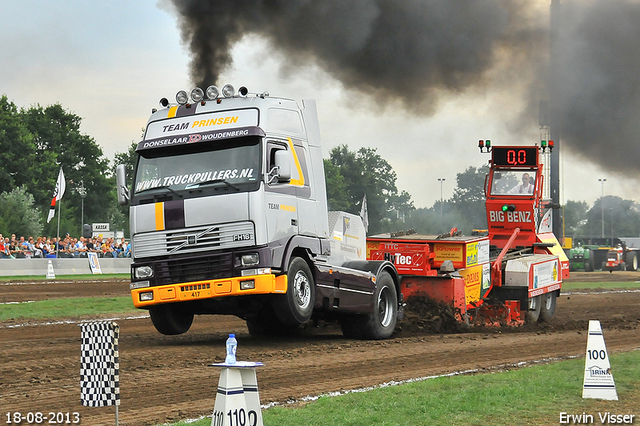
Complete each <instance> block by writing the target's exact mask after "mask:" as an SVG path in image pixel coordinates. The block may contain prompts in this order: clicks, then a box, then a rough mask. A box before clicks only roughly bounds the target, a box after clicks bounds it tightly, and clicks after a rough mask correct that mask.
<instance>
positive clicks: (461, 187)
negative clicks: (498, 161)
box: [448, 166, 489, 235]
mask: <svg viewBox="0 0 640 426" xmlns="http://www.w3.org/2000/svg"><path fill="white" fill-rule="evenodd" d="M488 173H489V167H488V166H482V167H471V166H470V167H468V168H467V169H466V170H465V171H464V172H462V173H458V175H457V176H456V182H457V187H456V189H455V190H454V192H453V197H451V200H450V202H451V206H450V207H451V208H450V210H449V211H448V216H449V217H450V218H451V219H456V220H458V221H459V222H458V223H449V225H451V226H452V227H454V226H455V227H457V228H458V229H459V230H461V231H463V232H464V233H465V234H467V235H470V233H471V231H472V230H473V229H474V228H483V229H485V228H486V227H487V214H486V210H485V200H486V196H485V193H484V182H485V176H486V175H487V174H488Z"/></svg>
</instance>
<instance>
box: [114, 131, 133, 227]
mask: <svg viewBox="0 0 640 426" xmlns="http://www.w3.org/2000/svg"><path fill="white" fill-rule="evenodd" d="M137 146H138V144H137V143H135V142H131V145H129V149H128V150H127V151H126V152H117V153H116V155H115V159H114V170H113V175H114V176H115V167H117V166H118V165H120V164H124V166H125V172H126V177H127V182H128V184H129V185H132V179H133V172H134V170H135V167H136V161H137V160H138V154H136V147H137ZM114 188H115V183H114ZM116 196H117V195H116ZM107 213H108V214H107V217H109V223H111V224H112V225H113V226H114V229H119V230H124V232H125V235H127V236H128V235H129V206H120V205H119V204H117V203H115V204H113V205H112V208H111V209H110V210H109V211H108V212H107Z"/></svg>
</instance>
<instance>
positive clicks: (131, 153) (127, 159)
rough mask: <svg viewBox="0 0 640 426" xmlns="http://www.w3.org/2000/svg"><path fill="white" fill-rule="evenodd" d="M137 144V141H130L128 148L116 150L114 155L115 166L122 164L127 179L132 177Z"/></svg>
mask: <svg viewBox="0 0 640 426" xmlns="http://www.w3.org/2000/svg"><path fill="white" fill-rule="evenodd" d="M137 146H138V144H137V143H135V142H131V145H129V149H128V150H127V151H126V152H117V153H116V155H115V161H114V164H115V166H118V165H119V164H124V166H125V170H126V172H127V179H129V181H130V180H131V179H133V171H134V169H135V167H136V161H137V158H138V154H136V147H137ZM114 173H115V170H114Z"/></svg>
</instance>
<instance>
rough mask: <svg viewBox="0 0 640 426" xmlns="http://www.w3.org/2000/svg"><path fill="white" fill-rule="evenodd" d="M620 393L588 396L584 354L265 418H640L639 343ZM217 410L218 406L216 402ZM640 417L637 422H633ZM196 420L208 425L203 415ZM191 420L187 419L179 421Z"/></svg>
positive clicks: (483, 421)
mask: <svg viewBox="0 0 640 426" xmlns="http://www.w3.org/2000/svg"><path fill="white" fill-rule="evenodd" d="M610 361H611V366H612V371H613V375H614V379H615V382H616V388H617V391H618V397H619V398H620V401H600V400H593V399H582V380H583V374H584V358H580V359H573V360H568V361H562V362H557V363H552V364H546V365H534V366H530V367H524V368H520V369H515V370H512V371H503V372H496V373H488V374H479V375H466V376H454V377H441V378H436V379H431V380H425V381H422V382H415V383H408V384H403V385H399V386H393V387H387V388H380V389H376V390H373V391H369V392H365V393H350V394H346V395H343V396H338V397H321V398H319V399H318V400H317V401H316V402H313V403H309V404H307V405H305V406H303V407H300V408H287V407H274V408H270V409H268V410H264V411H263V418H264V424H265V425H266V426H271V425H274V426H275V425H278V426H289V425H291V426H293V425H309V426H313V425H318V426H326V425H349V426H370V425H403V426H404V425H416V426H418V425H420V426H422V425H460V426H462V425H464V426H469V425H471V426H474V425H477V426H486V425H495V426H512V425H514V424H517V425H556V424H560V413H568V414H573V415H581V414H583V413H586V414H589V415H592V416H593V417H594V423H598V424H599V418H598V413H602V414H603V415H604V413H605V412H607V411H608V412H610V413H612V414H622V415H624V414H635V415H636V417H635V418H634V420H636V422H637V421H640V419H639V417H640V412H638V410H637V407H639V406H640V389H639V387H638V379H637V378H638V377H640V351H634V352H627V353H621V354H615V355H612V356H611V357H610ZM211 409H212V411H213V407H211ZM634 423H635V422H634ZM188 424H189V425H191V426H208V425H210V424H211V418H204V419H201V420H199V421H197V422H194V423H188ZM173 425H175V426H186V425H187V423H182V422H181V423H175V424H173Z"/></svg>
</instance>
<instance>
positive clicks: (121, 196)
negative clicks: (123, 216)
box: [116, 164, 129, 206]
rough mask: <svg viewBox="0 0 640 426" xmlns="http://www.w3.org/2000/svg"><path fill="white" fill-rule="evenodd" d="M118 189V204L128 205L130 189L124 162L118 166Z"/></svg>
mask: <svg viewBox="0 0 640 426" xmlns="http://www.w3.org/2000/svg"><path fill="white" fill-rule="evenodd" d="M116 190H117V193H118V204H120V205H121V206H126V205H127V204H128V203H129V190H128V189H127V172H126V169H125V166H124V164H119V165H118V166H117V167H116Z"/></svg>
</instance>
